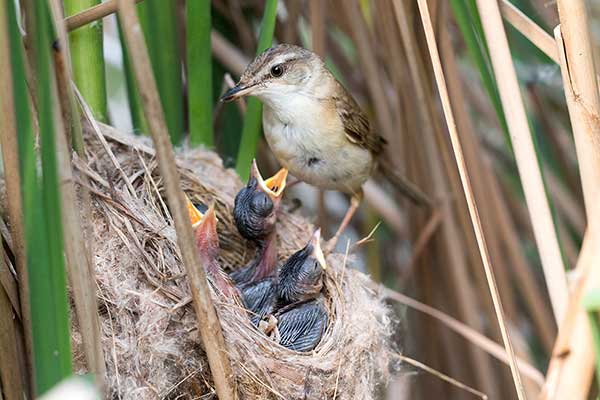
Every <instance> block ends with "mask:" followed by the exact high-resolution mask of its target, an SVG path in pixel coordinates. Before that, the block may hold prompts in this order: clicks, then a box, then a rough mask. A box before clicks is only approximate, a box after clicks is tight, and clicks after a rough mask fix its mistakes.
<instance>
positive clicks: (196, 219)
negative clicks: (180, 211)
mask: <svg viewBox="0 0 600 400" xmlns="http://www.w3.org/2000/svg"><path fill="white" fill-rule="evenodd" d="M185 198H186V200H187V209H188V214H189V216H190V222H191V223H192V227H194V228H195V227H197V226H198V225H199V224H200V221H201V220H202V217H203V214H202V213H201V212H200V210H198V209H197V208H196V206H195V205H194V203H192V202H191V200H190V199H189V198H188V197H187V196H186V197H185Z"/></svg>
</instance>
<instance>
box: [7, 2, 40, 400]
mask: <svg viewBox="0 0 600 400" xmlns="http://www.w3.org/2000/svg"><path fill="white" fill-rule="evenodd" d="M7 18H8V15H6V7H5V6H4V5H0V28H1V31H0V71H2V73H1V74H0V93H3V95H2V96H0V113H1V115H2V118H0V144H1V148H2V161H3V163H4V179H5V182H6V192H7V199H6V200H7V203H8V217H9V220H10V224H11V239H12V245H13V246H12V251H13V255H14V257H15V263H16V269H17V276H18V277H19V279H18V287H19V291H18V294H19V303H20V306H19V308H18V309H19V310H20V318H21V324H22V327H23V335H24V342H25V353H26V355H25V364H26V365H25V366H24V367H25V369H26V370H28V371H31V370H32V369H31V368H32V366H33V353H32V352H33V342H32V337H31V315H30V313H31V308H30V306H29V273H28V271H27V261H26V252H25V236H24V226H23V209H22V196H21V177H20V172H19V171H20V168H19V156H18V155H19V151H18V145H17V125H16V120H15V105H14V100H13V93H14V92H13V74H12V65H11V54H10V44H9V34H8V19H7ZM29 376H31V375H29ZM32 388H33V382H32V380H31V379H30V380H29V382H27V390H26V391H27V392H28V393H31V389H32Z"/></svg>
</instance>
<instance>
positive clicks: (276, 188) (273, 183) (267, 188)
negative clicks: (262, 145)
mask: <svg viewBox="0 0 600 400" xmlns="http://www.w3.org/2000/svg"><path fill="white" fill-rule="evenodd" d="M250 175H251V176H253V177H254V178H255V179H256V181H257V182H258V186H259V187H260V188H261V190H262V191H264V192H265V193H267V194H268V195H269V197H271V199H272V200H276V199H278V198H280V197H281V195H282V194H283V191H284V190H285V185H286V181H287V176H288V170H287V169H286V168H281V169H280V170H279V171H277V173H276V174H275V175H273V176H272V177H270V178H268V179H267V180H264V179H263V177H262V175H261V174H260V171H259V170H258V165H257V164H256V160H252V165H251V166H250Z"/></svg>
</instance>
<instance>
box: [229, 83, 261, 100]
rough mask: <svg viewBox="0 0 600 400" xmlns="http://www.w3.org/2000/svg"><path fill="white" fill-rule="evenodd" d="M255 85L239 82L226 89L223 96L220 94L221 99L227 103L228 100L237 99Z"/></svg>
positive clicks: (246, 93)
mask: <svg viewBox="0 0 600 400" xmlns="http://www.w3.org/2000/svg"><path fill="white" fill-rule="evenodd" d="M254 86H256V85H244V84H242V83H241V82H240V83H238V84H237V85H235V86H234V87H232V88H231V89H229V90H228V91H226V92H225V93H224V94H223V96H221V101H222V102H224V103H227V102H229V101H233V100H235V99H239V98H240V97H244V96H246V95H248V94H250V92H251V91H252V88H253V87H254Z"/></svg>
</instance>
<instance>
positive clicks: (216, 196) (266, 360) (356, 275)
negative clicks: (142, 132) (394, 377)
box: [73, 126, 393, 400]
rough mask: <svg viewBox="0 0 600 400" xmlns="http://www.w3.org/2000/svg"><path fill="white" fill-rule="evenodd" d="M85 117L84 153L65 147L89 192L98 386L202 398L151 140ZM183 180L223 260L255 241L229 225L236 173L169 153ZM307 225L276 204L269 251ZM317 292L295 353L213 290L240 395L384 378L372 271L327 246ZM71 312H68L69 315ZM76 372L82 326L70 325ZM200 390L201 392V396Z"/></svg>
mask: <svg viewBox="0 0 600 400" xmlns="http://www.w3.org/2000/svg"><path fill="white" fill-rule="evenodd" d="M100 130H101V133H102V134H100V132H97V131H94V130H92V129H91V128H89V127H87V128H86V146H87V147H86V149H87V153H88V154H87V155H88V161H86V162H84V161H82V160H81V159H78V158H75V159H74V165H75V168H76V171H77V176H78V182H79V183H80V184H81V185H85V186H87V187H88V188H89V189H90V192H91V193H92V210H91V212H90V217H89V218H91V222H92V224H91V225H92V226H93V232H91V233H90V234H91V235H93V237H92V240H91V241H90V242H91V243H92V246H93V249H92V251H93V254H94V257H95V268H96V281H97V287H98V296H99V309H100V318H101V329H102V344H103V349H104V356H105V360H106V365H107V374H108V377H107V382H108V390H107V391H108V396H109V397H110V398H115V399H116V398H122V399H156V398H166V399H199V398H202V399H204V398H212V397H213V395H214V389H213V386H212V381H211V375H210V370H209V368H208V363H207V361H206V355H205V353H204V351H203V349H202V345H201V341H200V337H199V332H198V328H197V320H196V316H195V313H194V310H193V308H192V306H191V304H190V303H189V299H190V291H189V287H188V283H187V280H186V275H185V269H184V267H183V265H182V263H181V258H180V254H179V250H178V247H177V244H176V237H175V230H174V226H173V221H172V219H171V217H170V215H169V212H168V208H167V206H166V201H165V199H164V198H163V197H164V196H163V195H164V193H163V182H162V179H161V178H160V176H159V174H158V168H157V163H156V160H155V158H154V151H153V148H152V145H151V142H150V141H149V140H148V139H147V138H140V137H134V136H130V135H124V134H122V133H120V132H118V131H116V130H115V129H113V128H111V127H109V126H101V127H100ZM177 160H178V166H179V170H180V173H181V178H182V185H183V190H184V191H185V192H186V193H187V194H188V195H189V196H190V197H191V198H192V199H193V200H199V201H202V202H203V203H205V204H210V203H212V202H214V203H215V204H216V210H217V215H218V219H219V223H218V231H219V237H220V245H221V252H220V258H219V261H220V263H221V265H222V266H223V268H225V269H227V270H230V269H234V268H236V267H239V266H241V265H244V264H245V263H246V262H247V261H248V260H249V259H250V258H251V257H252V255H253V252H254V249H253V248H251V246H250V245H249V244H248V243H247V242H246V241H245V240H244V239H242V237H241V236H240V235H239V233H238V232H237V230H236V228H235V225H234V223H233V218H232V214H231V211H232V207H233V200H234V197H235V195H236V193H237V191H238V190H239V189H240V188H241V187H242V182H241V181H240V179H239V178H238V176H237V175H236V174H235V172H233V171H231V170H226V169H224V168H223V166H222V163H221V160H220V158H219V157H218V156H217V155H216V154H215V153H213V152H209V151H204V150H188V151H181V152H180V153H178V155H177ZM313 229H314V228H313V226H312V225H311V224H309V223H308V222H307V221H306V220H305V219H304V218H302V217H300V216H298V215H294V214H292V213H290V212H288V210H287V206H286V205H285V204H284V206H283V207H282V211H281V212H280V215H279V217H278V226H277V230H278V236H279V237H278V240H279V260H280V261H283V260H285V259H286V258H287V257H288V256H290V255H291V254H292V253H294V252H295V251H297V250H298V249H300V248H302V247H303V246H304V245H305V244H306V243H307V242H308V239H309V237H310V236H311V234H312V232H313ZM327 262H328V267H329V268H328V269H327V274H326V279H325V285H324V286H325V289H324V294H325V296H326V299H327V301H326V305H327V308H328V311H329V314H330V318H329V321H330V323H329V326H328V328H327V331H326V333H325V335H324V337H323V339H322V340H321V342H320V344H319V345H318V346H317V348H316V349H315V350H314V351H312V352H310V353H297V352H294V351H291V350H288V349H286V348H283V347H282V346H280V345H278V344H276V343H275V342H274V341H272V340H271V339H269V338H268V337H266V336H265V335H263V334H262V333H259V332H258V331H257V330H256V329H255V328H254V327H253V326H252V325H251V323H250V321H249V319H248V317H247V316H246V314H245V313H243V312H241V311H240V310H239V308H236V307H232V306H231V305H230V303H227V302H225V301H222V299H219V298H218V296H217V295H216V294H214V293H213V299H214V302H215V305H216V308H217V312H218V315H219V318H220V320H221V324H222V327H223V333H224V336H225V342H226V350H227V352H228V355H229V358H230V360H231V364H232V369H233V372H234V380H235V383H236V386H237V394H238V397H239V398H240V399H271V398H274V399H277V398H281V399H333V398H337V399H365V400H369V399H373V398H374V396H375V393H376V392H377V388H378V387H379V386H380V385H381V384H383V383H385V381H386V380H387V371H388V364H389V354H390V351H391V349H390V342H391V341H390V336H391V333H392V328H393V327H392V325H393V324H392V321H391V318H390V314H389V310H388V308H387V306H386V305H385V304H384V303H383V301H382V299H381V298H380V296H379V294H378V293H376V292H375V291H373V290H372V289H370V287H371V286H372V282H371V281H370V279H369V278H368V277H367V276H365V275H363V274H362V273H360V272H357V271H355V270H353V269H352V268H351V267H350V265H349V264H348V262H349V261H348V260H347V257H345V256H344V255H342V254H333V255H331V256H329V257H328V259H327ZM73 319H75V318H73ZM73 348H74V353H75V354H74V358H75V363H76V366H77V368H78V370H79V372H84V371H85V367H84V365H85V362H84V356H83V351H82V346H81V336H80V334H79V333H78V332H77V326H74V329H73ZM205 396H206V397H205Z"/></svg>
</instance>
